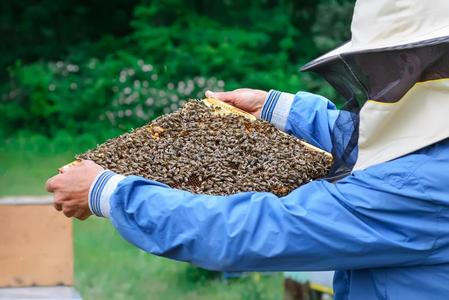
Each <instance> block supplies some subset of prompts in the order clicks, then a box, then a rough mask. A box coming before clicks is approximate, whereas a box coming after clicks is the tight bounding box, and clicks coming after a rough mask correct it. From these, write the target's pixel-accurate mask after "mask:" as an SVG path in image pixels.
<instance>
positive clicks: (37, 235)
mask: <svg viewBox="0 0 449 300" xmlns="http://www.w3.org/2000/svg"><path fill="white" fill-rule="evenodd" d="M0 244H1V246H0V287H24V286H53V285H72V284H73V243H72V221H71V220H70V219H68V218H66V217H64V215H63V214H61V213H59V212H57V211H56V210H55V209H54V208H53V205H52V202H51V199H50V198H48V197H45V198H39V199H36V198H27V197H20V198H3V199H0Z"/></svg>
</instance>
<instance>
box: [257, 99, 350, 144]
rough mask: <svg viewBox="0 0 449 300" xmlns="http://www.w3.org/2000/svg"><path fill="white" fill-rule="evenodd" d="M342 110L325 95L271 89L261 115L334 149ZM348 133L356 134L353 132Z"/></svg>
mask: <svg viewBox="0 0 449 300" xmlns="http://www.w3.org/2000/svg"><path fill="white" fill-rule="evenodd" d="M340 113H341V111H340V110H337V108H336V106H335V104H334V103H332V102H331V101H330V100H328V99H326V98H324V97H322V96H319V95H315V94H311V93H307V92H298V93H297V94H296V95H293V94H289V93H281V92H279V91H276V90H271V91H270V92H269V93H268V96H267V99H266V101H265V104H264V106H263V108H262V112H261V117H262V119H264V120H266V121H268V122H271V123H273V124H274V125H275V126H276V127H277V128H279V129H280V130H282V131H285V132H287V133H289V134H292V135H295V136H296V137H299V138H302V139H304V140H305V141H307V142H308V143H310V144H312V145H314V146H316V147H319V148H321V149H323V150H326V151H328V152H331V151H332V147H333V144H332V134H333V130H334V124H335V121H336V119H337V117H338V116H339V114H340ZM344 113H347V112H344ZM337 130H338V129H337ZM348 134H352V131H351V132H348Z"/></svg>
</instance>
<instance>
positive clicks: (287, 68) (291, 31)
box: [0, 0, 353, 143]
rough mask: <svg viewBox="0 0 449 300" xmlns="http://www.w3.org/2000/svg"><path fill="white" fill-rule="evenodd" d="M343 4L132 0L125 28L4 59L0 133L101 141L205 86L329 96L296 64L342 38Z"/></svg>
mask: <svg viewBox="0 0 449 300" xmlns="http://www.w3.org/2000/svg"><path fill="white" fill-rule="evenodd" d="M42 1H43V0H42ZM117 3H119V2H117ZM117 3H116V4H114V5H119V4H117ZM352 3H353V1H350V0H326V1H324V0H323V1H308V0H304V1H280V2H273V1H268V0H265V1H264V0H259V1H254V0H253V1H251V0H246V1H234V0H229V1H224V2H214V3H210V2H207V1H200V0H197V1H193V0H190V1H181V0H170V1H148V2H145V3H142V4H140V5H137V6H136V7H135V9H134V14H133V17H132V19H131V20H128V22H129V24H130V26H129V27H128V26H127V25H126V24H125V27H126V28H129V34H128V35H126V36H120V35H118V34H116V35H115V36H110V35H107V34H103V35H101V36H100V38H99V40H98V41H97V42H90V43H87V42H84V43H81V42H80V43H78V46H77V47H75V48H73V49H72V50H71V51H69V53H68V54H67V55H65V56H64V58H63V59H59V60H55V61H53V60H49V61H48V60H38V61H35V62H33V63H21V61H20V60H18V61H17V62H16V63H15V64H14V65H12V66H11V67H10V68H9V80H8V81H7V83H6V84H3V85H0V93H1V99H0V114H2V115H3V118H2V119H1V120H0V136H4V137H8V136H13V135H17V134H18V132H25V133H26V134H28V133H36V134H40V135H43V136H46V137H50V138H53V137H54V138H56V139H57V140H59V141H61V143H63V141H64V139H66V138H67V137H65V136H70V135H71V136H80V135H81V136H83V137H85V138H86V139H87V140H90V141H92V142H93V141H102V140H104V139H106V138H109V137H112V136H116V135H118V134H119V133H121V132H123V131H126V130H129V129H131V128H133V127H137V126H141V125H142V124H144V123H146V122H148V121H149V120H151V119H153V118H155V117H157V116H159V115H161V114H163V113H167V112H170V111H173V110H175V109H177V108H178V107H179V105H181V104H182V101H183V100H185V99H188V98H201V97H203V95H204V92H205V91H206V90H207V89H211V90H224V89H226V90H230V89H234V88H238V87H251V88H260V89H271V88H275V89H279V90H283V91H289V92H296V91H297V90H308V91H312V92H317V93H320V94H323V95H325V96H328V97H330V98H335V96H336V95H335V92H334V91H333V90H332V89H331V88H330V87H329V86H328V85H327V84H325V83H324V82H323V81H322V80H321V79H317V78H316V76H314V75H311V74H299V72H298V67H299V66H300V65H301V64H303V63H305V62H307V61H308V60H309V59H312V58H313V57H315V56H317V55H318V54H319V53H322V52H325V51H326V50H328V49H329V48H332V47H334V46H336V45H338V44H340V43H342V42H343V41H344V40H345V39H348V38H349V19H350V15H351V11H352ZM97 4H98V3H96V2H94V3H93V4H92V6H91V7H87V8H86V4H82V5H81V4H80V5H78V4H77V5H75V6H76V7H77V8H78V9H81V10H89V9H94V8H95V7H96V5H97ZM64 9H66V8H64ZM27 11H28V9H27ZM77 13H79V11H75V12H74V14H75V15H76V14H77ZM91 13H92V12H91V11H90V10H89V12H84V13H83V15H90V14H91ZM71 17H73V18H75V19H76V17H74V16H71ZM75 24H76V22H75ZM114 26H115V25H114ZM330 27H332V29H333V30H329V28H330ZM64 28H65V27H64ZM102 28H103V27H102ZM114 28H115V27H114ZM81 29H82V30H87V29H85V28H84V27H81ZM52 30H56V28H52ZM61 30H66V29H61ZM102 32H104V30H103V31H102ZM85 35H86V37H85V41H88V40H89V39H91V38H92V37H93V36H95V34H93V33H91V31H90V29H89V30H87V32H86V33H85ZM25 61H26V60H25Z"/></svg>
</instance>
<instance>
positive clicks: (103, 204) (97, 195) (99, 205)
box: [89, 170, 125, 218]
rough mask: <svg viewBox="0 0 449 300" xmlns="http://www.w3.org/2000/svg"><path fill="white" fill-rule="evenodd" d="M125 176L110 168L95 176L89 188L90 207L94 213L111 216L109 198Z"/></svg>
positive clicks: (99, 215)
mask: <svg viewBox="0 0 449 300" xmlns="http://www.w3.org/2000/svg"><path fill="white" fill-rule="evenodd" d="M124 178H125V176H123V175H119V174H116V173H114V172H112V171H110V170H104V171H102V172H101V173H99V174H98V175H97V177H95V179H94V181H93V182H92V184H91V186H90V190H89V209H90V211H91V212H92V213H93V214H94V215H96V216H98V217H105V218H109V210H110V205H109V199H110V198H111V195H112V193H113V192H114V191H115V188H116V187H117V185H118V184H119V182H120V181H122V180H123V179H124Z"/></svg>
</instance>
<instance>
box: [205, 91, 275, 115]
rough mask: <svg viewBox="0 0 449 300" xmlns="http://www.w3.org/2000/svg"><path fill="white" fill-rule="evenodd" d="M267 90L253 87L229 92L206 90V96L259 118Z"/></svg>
mask: <svg viewBox="0 0 449 300" xmlns="http://www.w3.org/2000/svg"><path fill="white" fill-rule="evenodd" d="M267 94H268V93H267V92H265V91H262V90H253V89H237V90H233V91H230V92H211V91H207V92H206V97H208V98H215V99H218V100H221V101H223V102H226V103H229V104H231V105H233V106H235V107H238V108H240V109H242V110H244V111H246V112H249V113H250V114H252V115H254V116H255V117H257V118H260V113H261V111H262V107H263V104H264V103H265V99H266V98H267Z"/></svg>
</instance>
